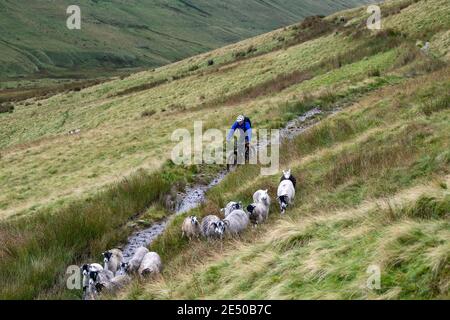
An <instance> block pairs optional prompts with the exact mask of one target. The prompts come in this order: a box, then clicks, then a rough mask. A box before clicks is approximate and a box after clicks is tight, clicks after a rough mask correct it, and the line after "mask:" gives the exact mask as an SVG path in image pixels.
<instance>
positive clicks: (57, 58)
mask: <svg viewBox="0 0 450 320" xmlns="http://www.w3.org/2000/svg"><path fill="white" fill-rule="evenodd" d="M369 2H373V0H339V1H335V0H321V1H317V0H306V1H297V0H270V1H266V0H246V1H241V0H227V1H221V0H150V1H145V0H132V1H123V0H79V1H75V2H74V1H66V0H59V1H25V0H16V1H9V0H4V1H1V2H0V30H2V32H1V33H0V52H1V55H0V78H5V77H17V76H23V75H30V74H33V73H37V76H41V77H43V76H63V75H67V74H68V73H69V74H71V75H72V76H73V75H74V74H77V75H78V76H80V77H88V76H90V75H89V73H91V74H92V73H94V74H95V73H96V72H97V71H96V70H99V69H102V70H105V69H106V70H109V69H113V70H116V69H118V68H136V67H143V66H145V67H153V66H161V65H164V64H168V63H170V62H174V61H177V60H180V59H182V58H185V57H188V56H192V55H195V54H198V53H201V52H205V51H208V50H210V49H213V48H218V47H221V46H223V45H224V44H228V43H232V42H236V41H238V40H241V39H244V38H248V37H251V36H254V35H257V34H261V33H264V32H267V31H269V30H273V29H275V28H278V27H281V26H285V25H289V24H292V23H294V22H297V21H299V20H301V19H302V18H304V17H307V16H310V15H314V14H323V15H326V14H329V13H332V12H335V11H338V10H342V9H345V8H349V7H354V6H357V5H361V4H365V3H369ZM71 4H78V5H79V6H80V8H81V14H82V28H81V30H69V29H67V27H66V19H67V17H68V15H67V14H66V9H67V7H68V6H69V5H71Z"/></svg>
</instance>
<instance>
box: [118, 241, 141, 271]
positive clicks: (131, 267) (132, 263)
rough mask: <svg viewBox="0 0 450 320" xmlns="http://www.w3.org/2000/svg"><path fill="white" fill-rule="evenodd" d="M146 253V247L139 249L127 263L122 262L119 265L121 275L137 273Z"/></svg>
mask: <svg viewBox="0 0 450 320" xmlns="http://www.w3.org/2000/svg"><path fill="white" fill-rule="evenodd" d="M147 253H148V249H147V248H146V247H139V248H137V249H136V251H135V252H134V254H133V257H132V258H131V259H130V260H129V261H128V262H124V263H122V265H121V269H120V271H121V274H132V273H134V272H137V271H138V269H139V267H140V266H141V263H142V260H143V259H144V256H145V255H146V254H147Z"/></svg>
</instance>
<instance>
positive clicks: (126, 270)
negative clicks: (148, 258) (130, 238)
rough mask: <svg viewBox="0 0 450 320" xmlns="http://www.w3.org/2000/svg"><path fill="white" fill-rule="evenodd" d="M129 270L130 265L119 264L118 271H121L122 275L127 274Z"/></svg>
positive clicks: (126, 263)
mask: <svg viewBox="0 0 450 320" xmlns="http://www.w3.org/2000/svg"><path fill="white" fill-rule="evenodd" d="M129 268H130V264H129V263H128V262H122V263H121V264H120V271H121V272H122V273H127V272H128V270H129Z"/></svg>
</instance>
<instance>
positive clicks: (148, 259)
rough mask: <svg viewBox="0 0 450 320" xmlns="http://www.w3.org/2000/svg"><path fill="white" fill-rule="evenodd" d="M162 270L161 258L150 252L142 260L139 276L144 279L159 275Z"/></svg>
mask: <svg viewBox="0 0 450 320" xmlns="http://www.w3.org/2000/svg"><path fill="white" fill-rule="evenodd" d="M161 270H162V261H161V257H160V256H159V255H158V254H157V253H156V252H149V253H147V254H146V255H145V256H144V259H142V263H141V266H140V267H139V274H140V275H141V276H142V277H146V276H148V275H155V274H159V273H160V272H161Z"/></svg>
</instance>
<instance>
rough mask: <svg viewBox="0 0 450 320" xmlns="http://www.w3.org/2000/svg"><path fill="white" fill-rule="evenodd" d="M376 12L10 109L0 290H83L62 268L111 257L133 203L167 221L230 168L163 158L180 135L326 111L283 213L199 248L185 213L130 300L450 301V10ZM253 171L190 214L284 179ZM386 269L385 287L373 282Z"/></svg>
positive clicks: (5, 125)
mask: <svg viewBox="0 0 450 320" xmlns="http://www.w3.org/2000/svg"><path fill="white" fill-rule="evenodd" d="M365 9H366V8H364V7H363V8H358V9H352V10H349V11H344V12H339V13H337V14H335V15H331V16H328V17H326V18H325V19H321V18H310V19H308V20H306V21H304V22H302V23H298V24H296V25H292V26H290V27H287V28H283V29H279V30H276V31H274V32H271V33H268V34H264V35H261V36H258V37H256V38H252V39H249V40H246V41H243V42H240V43H237V44H233V45H230V46H227V47H224V48H221V49H217V50H215V51H211V52H208V53H205V54H202V55H198V56H195V57H192V58H189V59H186V60H183V61H180V62H178V63H175V64H171V65H167V66H165V67H161V68H158V69H155V70H153V71H145V72H140V73H137V74H134V75H131V76H129V77H126V78H124V79H116V80H113V81H110V82H107V83H102V84H98V85H96V86H93V87H90V88H86V89H83V90H81V91H79V92H78V91H75V92H69V93H62V94H59V95H56V96H53V97H51V98H49V99H44V100H36V99H29V100H27V101H24V102H21V103H16V104H15V110H14V112H13V113H11V114H9V113H8V114H0V128H1V130H0V148H1V158H0V179H1V180H2V184H1V185H0V210H1V211H0V212H1V215H2V217H3V220H2V222H1V223H0V237H1V239H0V240H1V241H2V243H4V245H3V247H2V248H1V249H0V257H1V259H0V279H1V281H2V282H3V283H2V285H1V286H0V296H2V297H6V298H48V297H78V296H79V293H77V292H67V291H65V290H64V289H63V281H64V271H65V268H66V266H67V265H69V264H71V263H80V262H82V261H87V260H99V253H100V252H101V250H104V249H107V248H109V247H110V246H113V245H115V244H117V243H120V241H121V240H123V239H124V238H125V236H126V232H127V230H128V229H127V222H129V220H130V219H133V218H135V217H136V215H137V214H144V215H147V216H149V217H150V219H154V217H160V216H161V215H166V214H167V212H166V211H165V210H164V209H163V208H162V207H161V201H160V200H161V196H162V195H163V194H164V193H165V192H168V189H169V188H170V185H174V184H179V185H183V184H185V183H186V182H189V181H192V179H194V177H196V173H198V172H201V173H203V172H206V173H207V174H211V172H214V171H215V170H217V169H218V168H210V167H196V166H193V167H189V168H181V167H177V166H172V165H170V164H168V163H166V159H168V158H169V155H170V151H171V148H172V146H173V145H174V143H173V142H171V141H170V134H171V133H172V131H173V130H174V129H175V128H180V127H186V128H187V129H189V130H192V123H193V121H194V120H199V119H200V120H203V121H204V122H205V127H207V128H212V127H215V128H223V129H224V130H225V129H226V127H228V126H229V124H230V123H231V121H232V120H233V119H234V118H235V116H236V114H238V113H245V114H247V115H249V116H250V117H251V118H252V122H253V123H254V124H255V125H256V127H257V128H279V127H281V126H283V125H284V124H285V123H286V122H287V121H289V120H291V119H293V118H295V117H297V116H298V115H300V114H302V113H303V112H305V111H307V110H309V109H311V108H313V107H316V106H320V108H321V109H322V110H323V111H324V114H323V115H322V116H320V117H319V118H317V119H316V120H320V121H318V123H317V125H315V126H314V127H312V128H311V129H309V130H308V131H306V132H305V133H303V134H301V135H300V136H298V137H297V138H296V139H295V140H294V141H292V142H291V143H290V144H289V145H284V146H282V150H281V154H282V159H281V165H282V167H283V168H286V167H290V168H292V169H293V171H294V173H295V174H296V175H297V178H298V180H299V183H298V194H297V198H296V203H295V206H294V207H293V208H292V209H291V210H290V211H289V213H288V215H287V216H286V217H280V216H279V215H278V213H277V212H278V209H277V207H276V204H274V205H273V207H272V208H271V210H272V214H271V217H270V221H269V223H267V224H265V225H264V226H262V227H260V228H258V229H257V230H248V232H247V233H246V234H244V235H243V236H242V237H241V238H240V239H234V240H233V239H229V240H227V241H225V243H223V244H221V243H213V244H207V243H205V242H203V241H198V242H193V243H188V242H187V241H186V240H183V239H181V238H180V231H179V230H180V222H181V220H182V218H183V217H178V218H176V219H173V220H172V221H171V222H170V225H169V228H168V230H166V232H165V233H164V235H163V236H162V237H161V238H160V239H158V240H157V241H156V242H155V243H154V244H153V245H152V249H154V250H156V251H157V252H159V253H160V254H161V256H162V258H163V261H164V264H165V270H164V273H163V274H162V277H161V278H160V279H158V280H157V281H152V282H143V283H139V282H136V283H133V285H132V286H130V288H128V289H127V290H126V291H125V292H123V293H122V294H121V295H120V297H121V298H130V299H135V298H136V299H137V298H139V299H141V298H239V297H244V298H264V299H266V298H290V299H292V298H341V299H348V298H358V299H363V298H448V297H449V286H450V274H449V269H448V266H449V256H448V252H449V250H448V245H449V240H450V233H449V230H450V228H449V219H448V218H449V217H448V212H450V207H449V203H450V202H449V193H448V185H449V174H450V170H449V169H450V168H449V164H450V154H449V152H448V150H450V148H449V147H450V145H449V144H450V139H449V138H450V137H449V134H448V133H449V132H450V131H449V123H450V122H449V116H450V114H449V95H448V92H449V88H450V78H449V76H448V75H449V74H450V73H449V71H450V69H449V66H448V58H449V48H450V47H449V41H448V39H449V29H450V19H449V18H450V8H449V7H448V5H446V1H445V0H428V1H425V0H423V1H413V0H403V1H388V2H386V3H384V4H382V12H384V13H383V17H384V18H383V29H382V30H381V31H376V32H371V31H369V30H367V29H366V28H365V20H366V19H367V17H368V15H367V13H366V10H365ZM418 41H419V42H420V41H422V42H423V41H430V49H429V51H427V52H423V51H421V50H420V49H419V48H418V47H417V45H416V43H417V42H418ZM209 60H213V61H214V65H212V66H210V65H208V61H209ZM336 109H340V110H341V111H340V112H338V113H336V114H334V115H331V112H329V111H332V110H336ZM74 128H80V129H81V134H80V135H78V136H69V135H67V132H68V131H69V130H71V129H74ZM138 168H141V169H143V170H141V171H139V173H137V174H134V175H132V176H131V177H130V176H129V175H130V173H132V172H134V171H136V170H137V169H138ZM258 174H259V168H258V167H245V168H240V169H238V170H237V171H235V172H233V173H232V174H230V175H229V176H227V178H226V179H225V180H224V181H223V182H222V183H221V184H219V185H218V186H217V187H215V188H213V189H212V190H211V191H210V192H209V194H208V199H209V200H208V202H207V203H206V204H205V205H204V206H202V207H200V208H198V209H196V210H194V212H190V213H189V214H192V213H195V214H198V215H200V216H203V215H205V214H209V213H212V212H215V213H218V209H219V208H220V207H221V206H223V204H224V203H226V202H227V201H228V200H231V199H237V200H242V201H244V202H246V203H247V202H249V201H250V199H251V195H252V193H253V192H254V191H255V190H256V189H258V188H261V187H263V188H269V189H270V192H271V194H272V195H273V194H274V192H275V190H276V186H277V181H278V179H279V176H278V175H275V176H270V177H261V176H259V175H258ZM123 176H126V177H128V178H126V179H123V180H120V178H121V177H123ZM118 181H119V182H118ZM243 181H244V182H245V183H243ZM156 190H158V191H156ZM274 202H275V201H274ZM161 211H162V213H161ZM373 264H375V265H379V266H380V268H381V270H382V283H381V285H382V288H381V289H380V290H376V291H372V290H368V289H367V288H366V286H365V281H366V279H367V275H366V270H367V267H368V266H369V265H373ZM237 272H239V276H237Z"/></svg>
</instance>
